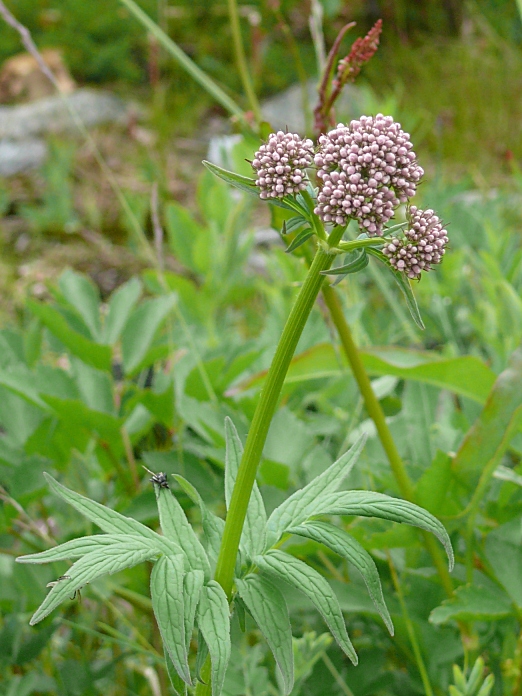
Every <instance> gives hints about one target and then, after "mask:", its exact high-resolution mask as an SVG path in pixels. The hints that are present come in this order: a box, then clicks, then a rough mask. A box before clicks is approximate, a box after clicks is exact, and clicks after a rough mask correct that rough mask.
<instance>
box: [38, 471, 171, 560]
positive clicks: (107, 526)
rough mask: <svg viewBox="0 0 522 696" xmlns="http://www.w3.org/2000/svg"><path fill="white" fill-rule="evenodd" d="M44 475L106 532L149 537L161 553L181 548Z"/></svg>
mask: <svg viewBox="0 0 522 696" xmlns="http://www.w3.org/2000/svg"><path fill="white" fill-rule="evenodd" d="M44 476H45V478H46V479H47V482H48V483H49V486H50V488H51V490H52V491H53V492H54V493H56V495H59V496H60V498H62V499H63V500H65V502H66V503H69V505H72V506H73V507H74V508H75V509H76V510H78V512H80V513H81V514H82V515H84V517H87V519H89V520H90V521H91V522H94V524H97V525H98V527H100V529H102V530H103V531H104V532H106V533H107V534H130V535H132V536H141V537H145V538H146V539H149V540H150V541H152V542H153V544H154V549H156V550H157V551H161V552H162V553H167V554H171V553H174V554H176V553H181V548H180V547H179V546H177V545H176V544H175V543H174V542H173V541H170V540H169V539H166V538H165V537H163V536H161V535H160V534H156V532H154V531H153V530H152V529H149V527H146V526H145V525H144V524H141V522H138V521H137V520H134V519H132V518H131V517H125V515H121V514H120V513H119V512H116V511H115V510H111V509H110V508H108V507H105V505H102V504H101V503H97V502H95V501H94V500H90V498H86V497H85V496H83V495H80V494H79V493H75V492H74V491H71V490H70V489H69V488H66V487H65V486H62V484H61V483H58V481H56V480H55V479H54V478H53V477H52V476H50V475H49V474H47V473H46V472H44Z"/></svg>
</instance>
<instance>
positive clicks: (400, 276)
mask: <svg viewBox="0 0 522 696" xmlns="http://www.w3.org/2000/svg"><path fill="white" fill-rule="evenodd" d="M366 253H368V254H371V255H372V256H375V257H376V258H378V259H379V260H380V261H382V263H384V265H385V266H386V268H387V269H388V270H389V271H390V273H391V274H392V276H393V278H394V280H395V282H396V283H397V285H398V286H399V288H400V289H401V292H402V294H403V295H404V297H405V299H406V305H407V307H408V309H409V310H410V314H411V317H412V319H413V321H414V322H415V323H416V324H417V326H418V327H419V329H424V328H425V326H424V323H423V321H422V317H421V315H420V312H419V307H418V305H417V300H416V299H415V296H414V294H413V290H412V289H411V283H410V280H409V278H407V277H406V276H405V274H404V273H401V271H397V270H395V268H393V266H391V265H390V262H389V261H388V259H387V258H386V256H385V254H383V253H382V251H379V250H378V249H373V248H371V247H368V248H367V249H366Z"/></svg>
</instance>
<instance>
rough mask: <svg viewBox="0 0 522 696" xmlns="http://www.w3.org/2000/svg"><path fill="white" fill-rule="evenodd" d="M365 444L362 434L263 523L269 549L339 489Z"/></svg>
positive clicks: (364, 437)
mask: <svg viewBox="0 0 522 696" xmlns="http://www.w3.org/2000/svg"><path fill="white" fill-rule="evenodd" d="M365 442H366V436H365V435H362V436H361V437H360V438H359V439H358V440H357V442H356V443H355V444H354V445H353V447H352V448H351V449H350V450H348V452H345V454H343V455H342V457H339V459H338V460H337V461H335V462H334V463H333V464H332V465H331V466H330V467H328V469H326V471H324V472H323V473H322V474H321V475H320V476H317V478H315V479H314V480H313V481H310V483H309V484H308V485H307V486H305V487H304V488H301V489H300V490H298V491H296V492H295V493H293V494H292V495H291V496H290V497H289V498H287V499H286V500H285V501H284V502H283V503H281V505H279V507H277V508H276V509H275V510H274V511H273V512H272V514H271V515H270V517H269V519H268V522H267V531H268V535H267V536H268V544H269V546H273V544H275V543H276V542H277V540H278V539H279V538H280V536H281V535H282V534H283V533H284V532H285V531H286V530H287V529H288V528H289V527H296V526H298V525H300V524H301V523H302V522H305V521H306V520H307V519H308V518H309V517H310V516H311V515H313V514H315V513H313V512H311V510H312V509H313V508H314V507H315V506H317V505H319V504H320V502H321V500H322V499H323V498H324V497H325V496H328V495H329V494H330V493H333V492H335V491H336V490H337V489H338V488H339V486H340V485H341V483H342V482H343V479H344V478H346V476H347V475H348V474H349V473H350V471H351V469H352V467H353V466H354V464H355V463H356V461H357V459H358V458H359V455H360V453H361V450H362V448H363V447H364V443H365Z"/></svg>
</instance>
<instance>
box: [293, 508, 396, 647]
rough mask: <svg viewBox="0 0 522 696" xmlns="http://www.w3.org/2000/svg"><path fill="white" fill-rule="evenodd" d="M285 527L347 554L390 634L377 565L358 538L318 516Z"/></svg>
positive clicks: (388, 615)
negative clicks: (302, 522) (318, 518)
mask: <svg viewBox="0 0 522 696" xmlns="http://www.w3.org/2000/svg"><path fill="white" fill-rule="evenodd" d="M287 531H288V532H289V534H298V535H299V536H303V537H306V538H308V539H313V540H314V541H317V542H319V543H320V544H324V545H325V546H327V547H328V548H329V549H331V550H332V551H333V552H334V553H337V554H339V556H342V557H343V558H346V559H347V560H348V561H349V562H350V563H352V564H353V565H354V566H355V567H356V568H357V570H358V571H359V572H360V573H361V575H362V576H363V580H364V582H365V584H366V587H367V589H368V593H369V595H370V597H371V598H372V601H373V603H374V604H375V607H376V609H377V611H378V612H379V614H380V615H381V617H382V619H383V621H384V623H385V625H386V628H387V629H388V631H389V632H390V634H391V635H392V636H393V633H394V631H393V623H392V620H391V617H390V613H389V611H388V607H387V606H386V602H385V601H384V597H383V594H382V586H381V580H380V578H379V572H378V570H377V566H376V565H375V562H374V560H373V558H372V557H371V556H370V554H369V553H368V552H367V551H366V549H365V548H364V547H363V546H361V544H359V542H358V541H356V540H355V539H354V538H353V537H352V536H350V534H348V533H347V532H345V531H344V529H340V528H339V527H334V525H333V524H329V523H328V522H320V521H318V520H312V521H308V522H305V523H304V524H302V525H299V526H298V527H291V528H290V529H288V530H287Z"/></svg>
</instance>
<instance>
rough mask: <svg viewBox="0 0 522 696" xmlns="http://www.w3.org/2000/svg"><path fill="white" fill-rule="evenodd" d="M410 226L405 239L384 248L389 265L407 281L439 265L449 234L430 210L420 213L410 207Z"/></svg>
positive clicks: (396, 240) (397, 240)
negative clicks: (404, 276)
mask: <svg viewBox="0 0 522 696" xmlns="http://www.w3.org/2000/svg"><path fill="white" fill-rule="evenodd" d="M408 223H409V227H408V229H407V230H406V231H405V232H404V239H398V238H394V239H392V241H391V242H390V243H388V244H385V245H384V247H383V249H382V250H383V253H384V254H386V256H387V257H388V258H389V260H390V263H391V265H392V266H393V267H394V268H396V269H397V270H398V271H402V272H403V273H405V274H406V275H407V276H408V278H420V274H421V272H422V271H429V270H431V267H432V266H434V265H435V264H438V263H440V262H441V260H442V257H443V256H444V253H445V251H446V245H447V243H448V235H447V232H446V230H445V229H444V228H443V226H442V223H441V221H440V219H439V217H438V216H437V215H435V213H434V212H433V210H430V209H428V210H419V209H418V208H416V207H415V206H414V205H412V206H411V207H410V208H409V210H408Z"/></svg>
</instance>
